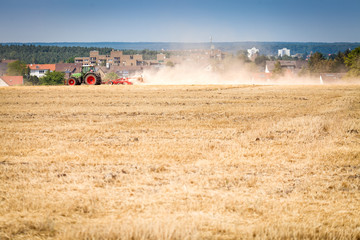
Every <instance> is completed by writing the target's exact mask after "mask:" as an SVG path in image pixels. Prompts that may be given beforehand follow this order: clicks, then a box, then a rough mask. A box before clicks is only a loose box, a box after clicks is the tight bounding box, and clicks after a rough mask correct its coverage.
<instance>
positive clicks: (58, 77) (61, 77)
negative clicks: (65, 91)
mask: <svg viewBox="0 0 360 240" xmlns="http://www.w3.org/2000/svg"><path fill="white" fill-rule="evenodd" d="M64 81H65V73H62V72H56V71H54V72H46V73H45V76H43V77H41V78H40V79H39V83H40V84H41V85H61V84H64Z"/></svg>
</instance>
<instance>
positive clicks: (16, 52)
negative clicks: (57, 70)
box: [0, 44, 159, 64]
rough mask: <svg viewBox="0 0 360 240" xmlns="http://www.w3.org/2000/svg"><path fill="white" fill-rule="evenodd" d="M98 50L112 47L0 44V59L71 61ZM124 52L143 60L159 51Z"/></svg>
mask: <svg viewBox="0 0 360 240" xmlns="http://www.w3.org/2000/svg"><path fill="white" fill-rule="evenodd" d="M93 50H96V51H99V54H100V55H109V54H110V52H111V50H113V48H107V47H105V48H96V47H58V46H39V45H38V46H36V45H26V44H23V45H7V44H0V59H15V60H20V61H22V62H25V63H27V64H31V63H33V64H47V63H50V64H53V63H61V62H65V63H73V62H74V59H75V57H89V56H90V51H93ZM123 53H124V54H129V55H134V54H141V55H143V59H144V60H151V59H156V54H158V53H159V51H153V50H147V49H145V50H123Z"/></svg>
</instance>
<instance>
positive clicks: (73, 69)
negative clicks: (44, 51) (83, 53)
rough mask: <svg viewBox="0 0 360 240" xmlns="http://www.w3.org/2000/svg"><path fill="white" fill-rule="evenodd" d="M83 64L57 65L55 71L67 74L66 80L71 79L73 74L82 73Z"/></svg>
mask: <svg viewBox="0 0 360 240" xmlns="http://www.w3.org/2000/svg"><path fill="white" fill-rule="evenodd" d="M81 67H82V64H80V63H57V64H55V71H57V72H63V73H65V78H69V77H70V76H71V74H73V73H79V72H81Z"/></svg>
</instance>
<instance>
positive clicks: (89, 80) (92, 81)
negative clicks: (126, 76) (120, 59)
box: [84, 73, 101, 85]
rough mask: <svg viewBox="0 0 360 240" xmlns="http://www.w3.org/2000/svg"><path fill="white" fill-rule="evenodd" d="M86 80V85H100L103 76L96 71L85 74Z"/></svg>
mask: <svg viewBox="0 0 360 240" xmlns="http://www.w3.org/2000/svg"><path fill="white" fill-rule="evenodd" d="M84 82H85V84H86V85H100V84H101V78H100V77H99V76H97V75H96V74H94V73H89V74H87V75H86V76H85V78H84Z"/></svg>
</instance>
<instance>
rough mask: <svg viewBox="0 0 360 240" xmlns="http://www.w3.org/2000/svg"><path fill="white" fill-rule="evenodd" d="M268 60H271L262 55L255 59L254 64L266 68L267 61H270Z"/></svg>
mask: <svg viewBox="0 0 360 240" xmlns="http://www.w3.org/2000/svg"><path fill="white" fill-rule="evenodd" d="M268 60H269V58H268V57H266V56H265V55H260V56H257V57H256V58H255V61H254V62H255V64H256V65H258V66H261V67H265V65H266V61H268Z"/></svg>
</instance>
